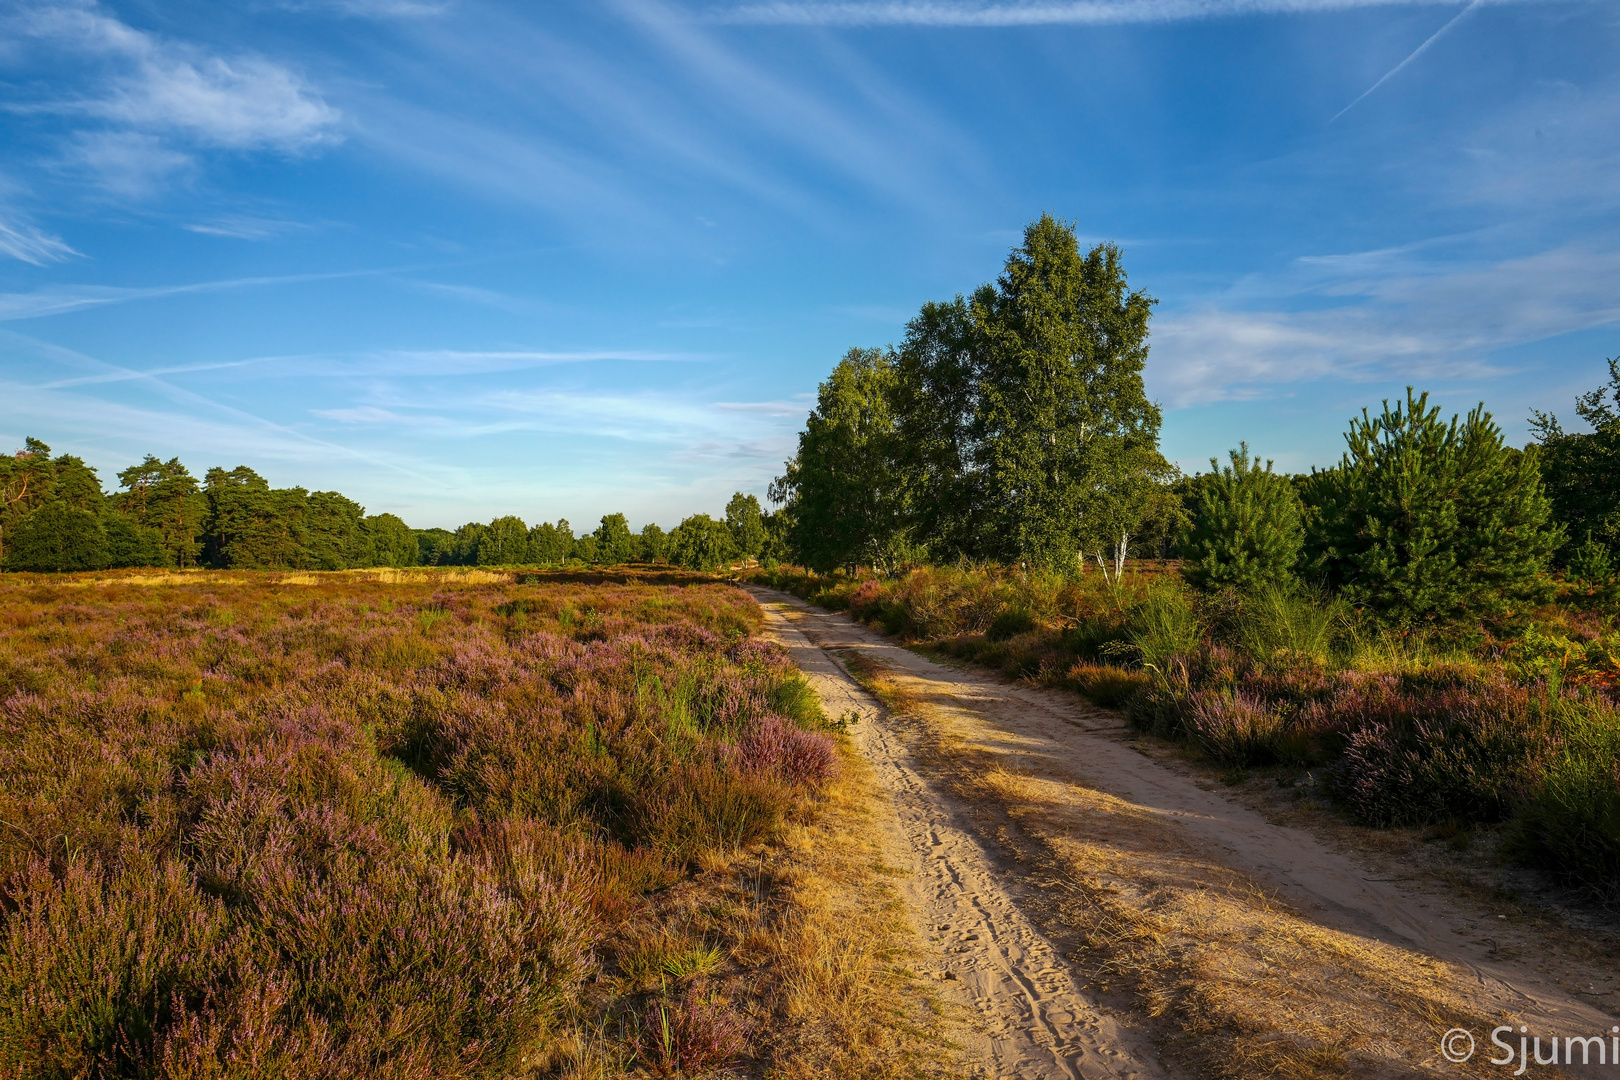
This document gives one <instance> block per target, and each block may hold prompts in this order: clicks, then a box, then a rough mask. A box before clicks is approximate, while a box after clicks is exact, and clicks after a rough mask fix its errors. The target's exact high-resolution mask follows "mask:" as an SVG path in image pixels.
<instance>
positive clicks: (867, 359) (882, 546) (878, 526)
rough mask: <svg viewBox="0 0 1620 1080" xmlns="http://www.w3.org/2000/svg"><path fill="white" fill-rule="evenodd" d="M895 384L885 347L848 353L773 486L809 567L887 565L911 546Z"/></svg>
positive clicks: (774, 498) (821, 392) (827, 383)
mask: <svg viewBox="0 0 1620 1080" xmlns="http://www.w3.org/2000/svg"><path fill="white" fill-rule="evenodd" d="M894 386H895V369H894V364H893V361H892V359H891V358H890V357H889V356H887V355H885V354H884V352H883V351H882V350H880V349H851V350H849V352H847V353H846V354H844V358H843V359H842V360H840V361H839V362H838V366H837V367H835V368H834V369H833V372H832V374H831V375H829V376H828V377H827V380H826V381H825V382H823V383H822V384H821V386H820V389H819V391H818V393H817V396H816V407H815V409H814V410H813V411H812V412H811V413H810V417H809V419H808V420H807V421H806V422H805V427H804V431H802V432H800V434H799V452H798V453H797V454H796V455H795V456H794V457H793V459H792V460H791V461H789V462H787V470H786V472H785V473H784V475H782V476H780V477H778V478H777V480H776V481H775V482H774V483H773V484H772V485H771V499H772V501H773V502H776V503H778V504H781V505H783V506H784V508H785V509H786V510H787V513H788V518H789V520H790V521H791V523H792V533H791V544H792V546H793V548H794V549H795V550H796V551H797V553H798V557H799V558H800V559H801V560H802V561H803V562H804V563H805V564H806V565H807V566H811V567H814V568H816V569H818V570H831V569H834V568H836V567H840V566H846V567H847V566H855V565H857V564H862V563H864V564H869V565H873V566H878V567H886V566H890V565H893V564H894V563H895V562H896V561H898V560H899V559H900V558H901V557H903V556H904V554H905V552H906V550H907V547H908V541H907V537H906V524H905V515H906V505H907V496H906V492H905V489H904V485H903V483H902V480H901V473H900V471H899V469H898V467H897V465H896V458H897V449H898V447H897V438H898V434H897V432H896V429H895V422H894V416H893V413H892V410H891V407H890V396H891V394H892V392H893V390H894ZM761 539H763V538H761Z"/></svg>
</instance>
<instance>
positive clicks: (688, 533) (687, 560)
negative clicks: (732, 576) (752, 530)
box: [669, 514, 736, 572]
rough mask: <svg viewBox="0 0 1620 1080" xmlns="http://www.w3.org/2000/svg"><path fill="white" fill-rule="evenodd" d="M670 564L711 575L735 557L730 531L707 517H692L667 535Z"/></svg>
mask: <svg viewBox="0 0 1620 1080" xmlns="http://www.w3.org/2000/svg"><path fill="white" fill-rule="evenodd" d="M669 554H670V561H671V562H674V563H675V564H677V565H679V566H684V567H685V568H686V569H688V570H701V571H705V572H707V571H711V570H718V569H719V568H720V567H722V566H724V565H726V563H728V562H730V561H731V559H732V557H733V556H734V555H735V554H736V549H735V548H734V547H733V545H732V541H731V530H730V529H728V528H726V523H725V522H723V521H716V520H715V519H714V518H712V517H710V516H709V515H708V514H693V515H692V516H691V517H689V518H687V519H686V520H684V521H682V522H681V523H680V524H679V525H678V526H676V527H675V530H674V531H673V532H671V533H670V534H669Z"/></svg>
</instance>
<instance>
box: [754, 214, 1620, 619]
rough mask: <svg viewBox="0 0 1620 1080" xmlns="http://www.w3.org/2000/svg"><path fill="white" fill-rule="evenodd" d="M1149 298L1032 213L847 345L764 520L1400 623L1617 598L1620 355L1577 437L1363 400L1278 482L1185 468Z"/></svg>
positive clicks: (1113, 264)
mask: <svg viewBox="0 0 1620 1080" xmlns="http://www.w3.org/2000/svg"><path fill="white" fill-rule="evenodd" d="M1154 303H1155V301H1154V300H1153V299H1152V298H1151V297H1149V296H1148V295H1146V294H1145V293H1144V292H1142V291H1140V290H1132V289H1131V288H1130V287H1129V285H1128V282H1127V278H1126V274H1125V270H1124V266H1123V261H1122V256H1121V252H1120V250H1119V249H1118V248H1117V247H1115V246H1114V245H1112V244H1099V245H1096V246H1095V247H1093V248H1091V249H1090V250H1089V251H1087V252H1082V251H1081V248H1080V245H1079V242H1078V241H1077V239H1076V237H1075V233H1074V230H1073V228H1072V227H1071V226H1068V225H1066V224H1064V223H1062V222H1059V221H1057V220H1055V219H1053V218H1052V217H1051V216H1049V215H1046V216H1042V217H1041V218H1040V219H1039V220H1038V221H1035V222H1033V223H1031V224H1030V225H1029V226H1028V227H1027V228H1026V229H1025V232H1024V239H1023V243H1022V244H1021V245H1020V246H1018V247H1016V248H1014V249H1013V251H1012V252H1011V253H1010V254H1009V256H1008V258H1007V260H1006V263H1005V266H1004V268H1003V271H1002V273H1001V275H1000V276H999V277H998V278H997V280H996V281H995V282H993V283H990V284H986V285H983V286H980V287H979V288H978V289H976V290H975V291H974V292H973V293H972V294H971V296H968V297H964V296H962V295H958V296H956V297H955V298H954V299H952V300H949V301H940V302H930V303H926V304H924V305H923V306H922V308H921V310H920V312H919V313H918V315H917V316H916V317H915V318H914V319H912V320H911V322H910V323H908V324H907V327H906V333H905V337H904V338H903V340H902V341H901V343H900V344H899V345H898V346H891V347H889V348H886V349H872V348H862V349H852V350H850V351H849V352H848V353H847V354H846V355H845V356H844V358H843V359H842V360H841V361H840V362H839V363H838V365H837V366H836V367H835V368H834V370H833V372H832V374H831V375H830V376H829V377H828V379H827V380H826V381H825V382H823V383H822V384H821V386H820V388H819V391H818V394H817V399H816V405H815V408H814V409H813V410H812V411H811V413H810V415H809V418H808V419H807V421H806V424H805V427H804V430H803V431H802V432H801V433H800V435H799V441H798V449H797V453H796V454H795V456H794V457H793V458H792V459H791V460H789V461H788V462H787V463H786V468H785V470H784V473H783V475H782V476H781V477H779V478H778V479H777V480H776V481H775V483H774V484H773V485H772V487H771V498H772V501H773V503H774V504H775V505H776V506H777V507H778V509H777V510H776V511H775V513H774V514H771V515H768V516H767V518H766V522H767V525H768V527H769V530H770V532H771V536H772V544H771V545H768V549H769V550H770V551H771V553H772V554H774V555H776V556H777V557H780V558H782V559H783V560H784V561H792V562H796V563H799V564H802V565H805V566H807V567H810V568H812V569H816V570H822V571H827V570H834V569H839V568H843V569H853V568H855V567H857V566H869V567H872V568H874V569H877V570H879V571H885V570H891V569H893V568H895V567H898V566H900V565H903V564H907V563H935V564H940V563H961V562H973V563H997V564H1002V565H1024V566H1030V567H1041V568H1045V569H1049V570H1058V571H1062V572H1067V573H1080V572H1085V571H1086V569H1087V567H1090V568H1091V569H1092V570H1093V571H1094V572H1100V573H1102V574H1104V575H1105V576H1108V577H1109V578H1117V576H1118V575H1119V574H1120V573H1122V572H1123V570H1124V567H1125V564H1126V561H1127V559H1128V558H1129V557H1130V556H1132V555H1141V554H1149V555H1156V556H1177V557H1180V558H1182V559H1183V560H1184V572H1185V575H1186V577H1187V578H1188V580H1189V581H1190V582H1191V583H1192V584H1194V585H1195V586H1198V587H1201V588H1205V589H1208V590H1213V591H1218V590H1222V589H1227V588H1232V589H1238V590H1252V589H1256V588H1284V589H1317V590H1323V591H1328V592H1333V593H1336V594H1338V595H1341V596H1343V597H1344V598H1345V599H1347V600H1349V601H1351V602H1353V603H1355V604H1357V605H1358V606H1363V607H1366V608H1368V609H1370V610H1372V611H1373V612H1375V613H1380V614H1382V615H1383V616H1385V617H1387V618H1389V619H1390V620H1391V621H1395V622H1402V623H1412V622H1433V621H1446V620H1455V619H1460V618H1472V617H1477V616H1484V615H1488V614H1489V613H1491V612H1503V611H1507V610H1509V609H1511V608H1513V607H1514V606H1515V605H1522V604H1524V603H1526V602H1530V601H1533V600H1535V599H1537V598H1538V597H1543V596H1546V595H1550V590H1551V579H1550V578H1549V570H1550V569H1552V568H1553V567H1554V566H1555V565H1562V566H1566V567H1567V568H1569V570H1570V574H1571V576H1572V577H1575V578H1578V579H1580V580H1583V581H1589V582H1593V583H1595V584H1594V588H1605V589H1611V590H1614V591H1616V592H1620V582H1617V577H1620V575H1617V574H1616V567H1617V566H1620V557H1617V555H1616V553H1617V549H1620V364H1617V363H1616V362H1614V361H1611V362H1610V385H1609V386H1608V387H1606V388H1602V389H1599V390H1596V391H1593V392H1592V393H1591V394H1587V395H1584V396H1582V397H1581V398H1580V399H1579V401H1578V402H1577V406H1576V411H1577V413H1578V414H1579V415H1580V417H1581V418H1582V419H1583V420H1584V421H1586V422H1587V423H1588V424H1589V425H1590V426H1591V427H1592V429H1593V430H1592V431H1591V432H1590V433H1570V432H1566V431H1565V430H1564V429H1563V428H1562V427H1561V426H1560V424H1559V422H1558V420H1557V418H1556V417H1553V416H1545V415H1541V414H1536V415H1535V417H1533V429H1534V431H1535V436H1536V438H1535V442H1534V443H1533V444H1532V445H1531V446H1529V447H1528V448H1526V449H1524V450H1520V449H1518V448H1515V447H1513V446H1510V445H1508V444H1507V443H1506V441H1505V440H1504V437H1503V434H1502V430H1501V428H1500V427H1499V426H1498V425H1497V424H1496V423H1495V421H1494V420H1493V418H1492V417H1491V415H1490V414H1489V413H1488V412H1486V411H1485V409H1484V406H1483V405H1481V406H1480V407H1478V408H1476V409H1474V410H1473V411H1471V412H1470V413H1469V414H1468V415H1467V416H1466V417H1455V416H1454V417H1452V418H1451V419H1450V420H1445V419H1442V417H1441V416H1440V410H1439V409H1438V408H1437V407H1434V406H1431V405H1430V404H1429V401H1428V396H1427V395H1426V394H1418V393H1415V392H1414V391H1413V390H1411V389H1408V392H1407V396H1406V399H1405V401H1404V402H1398V403H1396V404H1395V405H1393V406H1392V405H1390V404H1389V403H1388V402H1385V403H1384V405H1383V407H1382V408H1381V409H1380V410H1379V411H1378V412H1377V413H1376V414H1375V413H1373V412H1372V411H1371V410H1363V412H1362V415H1361V416H1360V417H1358V418H1353V419H1352V420H1351V422H1350V425H1349V430H1348V431H1347V432H1346V434H1345V440H1346V444H1345V445H1346V449H1345V452H1344V454H1343V457H1342V459H1341V460H1340V461H1339V462H1338V463H1337V464H1335V465H1333V466H1332V467H1329V468H1326V469H1313V470H1312V471H1311V472H1310V473H1308V474H1303V475H1286V474H1281V473H1276V472H1275V471H1274V470H1273V467H1272V464H1271V463H1270V462H1266V463H1264V464H1262V463H1261V462H1260V461H1259V460H1258V459H1256V458H1255V457H1253V456H1252V455H1251V454H1250V451H1249V447H1248V445H1247V444H1246V443H1245V444H1243V445H1242V446H1240V447H1239V448H1237V449H1234V450H1233V451H1232V452H1231V454H1230V455H1229V461H1228V462H1227V463H1226V464H1224V465H1223V464H1221V463H1220V462H1218V461H1216V460H1213V459H1212V460H1211V462H1210V471H1208V472H1205V473H1199V474H1195V475H1191V476H1188V475H1183V474H1181V473H1180V471H1179V470H1177V469H1176V468H1174V467H1173V466H1171V465H1170V463H1169V462H1167V461H1166V460H1165V458H1164V457H1163V455H1162V454H1161V453H1160V451H1159V443H1158V436H1159V426H1160V411H1159V408H1158V406H1157V405H1156V404H1155V403H1153V402H1152V401H1151V400H1149V398H1148V396H1147V393H1146V391H1145V388H1144V385H1143V380H1142V373H1143V370H1144V367H1145V364H1146V361H1147V356H1148V329H1149V321H1150V315H1151V311H1152V306H1153V304H1154Z"/></svg>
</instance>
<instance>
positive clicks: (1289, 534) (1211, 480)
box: [1181, 443, 1305, 590]
mask: <svg viewBox="0 0 1620 1080" xmlns="http://www.w3.org/2000/svg"><path fill="white" fill-rule="evenodd" d="M1229 456H1230V457H1231V462H1232V463H1231V464H1230V465H1228V466H1226V467H1224V468H1222V467H1220V465H1219V463H1218V462H1217V461H1216V460H1215V459H1214V458H1210V459H1209V467H1210V471H1209V473H1208V474H1207V475H1205V476H1201V477H1199V478H1198V488H1197V491H1198V500H1197V504H1196V506H1195V507H1194V508H1193V523H1192V527H1191V528H1190V529H1189V530H1188V532H1187V534H1186V536H1184V537H1183V538H1182V541H1181V547H1182V551H1183V554H1184V557H1185V558H1186V564H1185V566H1184V567H1183V570H1182V572H1183V573H1184V574H1185V575H1186V577H1187V580H1188V581H1190V582H1192V583H1193V584H1194V585H1196V586H1197V587H1199V588H1201V589H1209V590H1214V589H1222V588H1238V589H1243V590H1250V589H1263V588H1268V589H1277V588H1286V587H1288V586H1290V585H1292V583H1293V581H1294V570H1295V566H1296V564H1297V563H1298V562H1299V552H1300V548H1301V546H1302V545H1303V544H1304V542H1305V527H1304V524H1303V522H1302V518H1301V513H1300V501H1299V495H1298V494H1297V493H1296V492H1295V490H1294V485H1293V484H1292V483H1290V482H1289V479H1288V477H1286V476H1279V475H1278V474H1276V473H1274V472H1272V471H1271V462H1269V461H1268V462H1266V464H1265V467H1264V468H1262V467H1261V465H1260V459H1259V458H1251V457H1249V444H1248V443H1243V444H1242V446H1241V448H1240V449H1238V450H1233V451H1231V452H1230V455H1229Z"/></svg>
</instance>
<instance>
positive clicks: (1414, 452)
mask: <svg viewBox="0 0 1620 1080" xmlns="http://www.w3.org/2000/svg"><path fill="white" fill-rule="evenodd" d="M1428 401H1429V396H1428V395H1427V394H1423V395H1416V396H1415V395H1414V394H1413V392H1412V389H1411V388H1410V387H1409V388H1408V389H1407V392H1406V402H1405V404H1404V405H1397V406H1396V407H1395V408H1393V409H1391V408H1390V406H1389V402H1387V401H1386V402H1384V407H1383V411H1382V412H1381V414H1380V415H1378V416H1376V417H1375V416H1371V415H1370V414H1369V413H1368V412H1367V410H1365V409H1363V410H1362V414H1361V417H1360V418H1359V419H1352V420H1351V421H1350V430H1349V432H1347V433H1346V435H1345V441H1346V443H1348V449H1347V451H1346V452H1345V455H1344V457H1343V459H1342V460H1341V461H1340V463H1339V465H1338V466H1336V467H1335V468H1333V469H1330V470H1327V471H1325V472H1317V473H1314V474H1313V476H1312V477H1311V480H1310V481H1309V483H1308V484H1307V485H1306V495H1307V502H1309V503H1310V504H1311V507H1312V514H1311V515H1310V517H1311V520H1310V523H1309V529H1308V532H1307V541H1306V542H1307V554H1308V556H1309V557H1310V558H1311V561H1312V564H1313V565H1314V566H1316V567H1318V568H1319V569H1320V571H1321V573H1322V574H1323V576H1324V578H1325V581H1326V583H1327V584H1328V585H1330V586H1333V587H1336V588H1338V589H1341V590H1342V592H1343V595H1344V597H1345V598H1346V599H1347V600H1349V601H1351V602H1352V603H1355V604H1358V605H1364V606H1366V607H1367V608H1369V609H1371V610H1372V611H1374V612H1376V613H1378V614H1379V615H1381V616H1382V617H1383V618H1385V619H1387V620H1389V621H1390V622H1393V623H1397V624H1417V623H1425V622H1445V621H1451V620H1458V619H1468V618H1476V617H1479V616H1483V615H1488V614H1492V613H1496V612H1501V611H1504V610H1506V609H1508V608H1509V607H1510V606H1511V605H1513V604H1516V603H1520V602H1524V601H1528V600H1533V599H1535V598H1538V597H1540V596H1543V595H1545V594H1546V593H1547V591H1548V580H1547V574H1546V571H1547V563H1548V558H1549V556H1550V555H1551V553H1552V551H1553V549H1554V548H1555V547H1557V546H1558V544H1559V542H1560V541H1561V539H1562V536H1563V532H1562V529H1561V528H1559V527H1558V526H1556V525H1551V526H1550V525H1549V520H1548V519H1549V516H1550V513H1551V505H1550V504H1549V502H1548V500H1547V496H1546V495H1545V494H1544V492H1543V491H1542V487H1541V477H1540V474H1539V472H1538V470H1537V467H1536V462H1535V461H1534V459H1533V457H1532V456H1531V455H1528V454H1525V453H1522V452H1520V451H1518V450H1516V449H1514V448H1512V447H1510V446H1507V445H1506V444H1505V443H1504V442H1503V439H1502V430H1501V428H1499V427H1497V425H1496V424H1495V422H1494V421H1493V420H1492V419H1491V416H1490V414H1489V413H1487V412H1486V411H1485V407H1484V406H1483V405H1480V406H1477V407H1475V408H1474V409H1473V410H1472V411H1471V412H1470V413H1469V414H1468V416H1467V418H1466V419H1462V420H1459V419H1458V418H1457V417H1455V416H1453V417H1452V418H1451V421H1450V423H1446V422H1445V421H1443V420H1441V419H1440V410H1439V408H1438V407H1430V406H1429V403H1428Z"/></svg>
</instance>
